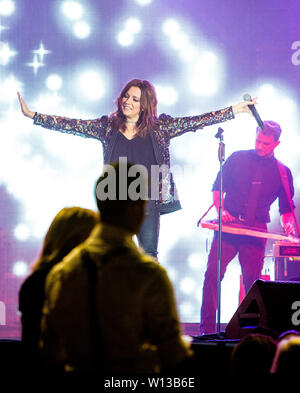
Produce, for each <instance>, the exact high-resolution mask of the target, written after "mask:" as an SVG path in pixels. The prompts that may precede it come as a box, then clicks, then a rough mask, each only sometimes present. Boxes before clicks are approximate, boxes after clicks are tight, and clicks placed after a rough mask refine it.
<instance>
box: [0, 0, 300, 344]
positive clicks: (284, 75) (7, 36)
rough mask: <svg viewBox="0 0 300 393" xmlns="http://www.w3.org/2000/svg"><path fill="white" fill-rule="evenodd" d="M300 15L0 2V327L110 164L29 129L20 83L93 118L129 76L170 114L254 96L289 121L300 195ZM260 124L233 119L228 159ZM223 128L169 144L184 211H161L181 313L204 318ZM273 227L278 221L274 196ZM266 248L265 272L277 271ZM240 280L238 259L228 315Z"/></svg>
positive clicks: (297, 6) (163, 250) (124, 3)
mask: <svg viewBox="0 0 300 393" xmlns="http://www.w3.org/2000/svg"><path fill="white" fill-rule="evenodd" d="M299 17H300V2H299V1H298V0H294V1H292V0H288V1H286V0H265V1H261V0H247V1H241V0H223V1H222V0H199V1H195V0H152V1H151V0H139V1H138V0H101V1H97V0H74V1H68V0H43V1H41V0H0V72H1V75H0V103H1V105H0V112H1V118H0V124H1V133H0V138H1V143H0V160H1V171H0V216H1V220H0V338H8V337H19V336H20V317H19V313H18V290H19V287H20V285H21V283H22V282H23V281H24V279H25V277H26V276H27V275H28V274H29V273H30V269H31V265H32V262H34V260H35V259H36V258H37V256H38V255H39V252H40V249H41V245H42V241H43V237H44V235H45V233H46V231H47V228H48V226H49V224H50V222H51V220H52V219H53V217H54V216H55V214H56V213H57V212H58V211H59V210H60V209H61V208H63V207H65V206H82V207H87V208H92V209H96V205H95V202H94V198H93V188H94V182H95V180H96V178H97V177H98V175H99V174H100V172H101V170H102V147H101V144H100V143H97V141H95V140H89V139H83V138H80V137H77V136H73V135H66V134H61V133H58V132H54V131H49V130H44V129H41V128H38V127H36V126H34V125H33V124H32V121H30V120H29V119H28V118H25V117H23V116H22V114H21V112H20V110H19V104H18V101H17V91H20V92H21V94H22V96H23V98H24V99H25V101H26V102H27V104H28V106H29V108H30V109H31V110H33V111H38V112H41V113H51V114H61V115H64V116H68V117H75V118H84V119H88V118H96V117H99V116H100V115H103V114H108V113H110V112H112V111H113V110H114V108H115V106H114V101H115V98H116V97H117V95H118V93H119V91H120V89H121V88H122V86H123V85H124V84H125V83H126V82H127V81H128V80H130V79H132V78H134V77H137V78H142V79H148V80H150V81H151V82H152V83H153V84H154V86H155V87H156V90H157V94H158V99H159V108H158V109H159V113H162V112H165V113H168V114H170V115H172V116H184V115H192V114H201V113H205V112H207V111H211V110H215V109H221V108H222V107H225V106H229V105H231V104H233V103H236V102H238V101H240V100H242V96H243V94H244V93H249V94H251V95H252V96H253V97H258V105H257V108H258V111H259V113H260V115H261V117H262V118H263V119H266V120H267V119H272V120H275V121H277V122H279V123H280V124H281V126H282V129H283V134H282V139H281V144H280V146H279V147H278V148H277V150H276V152H277V157H278V158H279V159H280V160H282V161H283V162H284V163H285V164H287V165H288V166H289V167H290V168H291V170H292V172H293V175H294V181H295V190H296V198H295V203H296V205H297V206H298V205H299V195H300V192H299V191H300V190H299V187H300V174H299V165H300V162H299V146H300V135H299V128H300V124H299V120H300V117H299V110H300V89H299V86H300V24H299ZM255 128H256V123H255V120H254V119H253V118H252V117H250V116H249V115H247V114H243V115H240V116H239V117H238V118H237V119H236V120H233V121H230V122H227V123H224V125H223V129H224V142H225V144H226V156H228V155H229V154H230V153H232V152H233V151H235V150H241V149H248V148H252V147H253V146H254V139H255ZM216 131H217V127H216V126H212V127H209V128H206V129H204V130H202V131H199V132H197V133H195V134H194V133H193V134H190V133H188V134H185V135H184V136H182V137H180V138H176V139H174V140H173V141H172V144H171V157H172V169H173V171H174V177H175V181H176V183H177V186H178V190H179V196H180V199H181V202H182V206H183V209H182V210H181V211H179V212H176V213H172V214H170V215H166V216H163V217H162V222H161V236H160V243H159V259H160V262H161V264H162V265H163V266H164V267H165V268H166V269H167V271H168V273H169V275H170V278H171V280H172V282H173V284H174V288H175V294H176V298H177V302H178V310H179V313H180V317H181V320H182V322H199V318H200V317H199V313H200V306H201V302H202V283H203V276H204V272H205V267H206V258H207V250H208V248H209V243H210V241H211V233H210V231H206V230H203V229H200V228H197V221H198V219H199V218H200V216H201V215H202V214H203V213H204V212H205V211H206V210H207V208H208V207H209V206H210V204H211V200H212V195H211V185H212V183H213V181H214V178H215V176H216V173H217V171H218V168H219V162H218V157H217V150H218V140H217V139H216V138H215V137H214V135H215V133H216ZM297 210H298V209H297ZM297 210H296V213H298V212H297ZM212 215H213V214H212ZM270 229H271V230H276V231H279V230H280V224H279V215H278V210H277V203H276V204H274V207H273V208H272V224H271V225H270ZM271 249H272V244H268V247H267V256H266V262H265V266H264V272H263V273H267V274H269V275H270V277H271V278H274V263H273V259H272V257H271V251H270V250H271ZM239 290H240V268H239V265H238V263H237V262H236V261H233V262H232V264H231V265H230V267H229V268H228V271H227V273H226V276H225V278H224V281H223V284H222V318H221V319H222V322H228V320H229V319H230V318H231V316H232V315H233V313H234V311H235V310H236V308H237V306H238V294H239Z"/></svg>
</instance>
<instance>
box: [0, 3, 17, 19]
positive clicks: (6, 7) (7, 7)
mask: <svg viewBox="0 0 300 393" xmlns="http://www.w3.org/2000/svg"><path fill="white" fill-rule="evenodd" d="M14 12H15V3H14V1H12V0H1V1H0V16H10V15H12V14H13V13H14Z"/></svg>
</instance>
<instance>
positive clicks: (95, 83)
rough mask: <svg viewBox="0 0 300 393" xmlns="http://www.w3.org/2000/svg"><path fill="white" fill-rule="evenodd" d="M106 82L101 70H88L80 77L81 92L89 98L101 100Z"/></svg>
mask: <svg viewBox="0 0 300 393" xmlns="http://www.w3.org/2000/svg"><path fill="white" fill-rule="evenodd" d="M104 86H105V83H104V80H103V78H102V76H101V75H100V73H99V72H96V71H86V72H83V73H82V74H81V76H80V78H79V87H80V91H81V93H82V94H83V95H84V96H85V97H86V98H87V99H89V100H99V99H100V98H102V97H103V95H104V93H105V87H104Z"/></svg>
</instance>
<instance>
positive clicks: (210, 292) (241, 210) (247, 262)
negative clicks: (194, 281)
mask: <svg viewBox="0 0 300 393" xmlns="http://www.w3.org/2000/svg"><path fill="white" fill-rule="evenodd" d="M280 134H281V128H280V126H279V124H277V123H275V122H274V121H264V128H263V129H261V128H260V127H257V129H256V141H255V149H254V150H243V151H237V152H234V153H233V154H232V155H231V156H230V157H229V158H228V159H227V160H226V162H225V163H224V165H223V170H222V173H223V195H222V222H223V223H226V224H229V223H230V222H233V221H234V222H236V223H240V224H242V225H244V226H247V227H251V228H253V229H254V228H255V229H258V230H262V231H266V230H267V223H268V222H270V214H269V211H270V207H271V204H272V203H273V202H274V201H275V200H276V199H277V198H278V201H279V213H280V215H281V224H282V226H283V229H284V231H285V232H286V233H287V234H295V228H294V219H293V214H292V210H293V208H294V203H293V201H292V199H291V198H292V197H293V195H294V187H293V178H292V174H291V171H290V170H289V168H287V167H286V166H284V165H283V164H281V163H279V162H278V161H277V160H276V158H275V157H274V149H275V148H276V147H277V146H278V145H279V143H280V142H279V137H280ZM279 165H281V168H283V170H284V172H285V175H284V176H283V177H285V178H286V179H287V183H288V187H285V186H284V184H283V182H282V177H281V175H280V170H279ZM288 188H289V191H288V192H286V191H287V190H286V189H288ZM219 190H220V172H219V173H218V175H217V178H216V180H215V182H214V184H213V188H212V191H213V201H214V205H215V207H216V209H217V212H219V197H220V191H219ZM289 193H290V196H288V195H287V194H289ZM224 195H225V196H224ZM265 245H266V239H264V238H258V237H250V236H244V235H233V234H230V233H224V232H222V248H221V269H220V277H221V280H222V279H223V277H224V274H225V271H226V267H227V265H228V264H229V262H230V261H231V260H232V259H233V258H234V257H235V256H236V255H237V254H238V258H239V262H240V265H241V270H242V275H243V282H244V287H245V291H246V293H247V292H248V290H249V289H250V287H251V285H252V284H253V282H254V281H255V280H256V279H258V278H259V277H260V274H261V270H262V267H263V263H264V254H265ZM217 275H218V233H217V232H216V231H215V233H214V238H213V241H212V245H211V250H210V253H209V257H208V262H207V268H206V273H205V279H204V284H203V298H202V308H201V323H200V332H201V333H202V334H208V333H214V332H215V331H216V309H217V306H218V305H217V293H218V283H217Z"/></svg>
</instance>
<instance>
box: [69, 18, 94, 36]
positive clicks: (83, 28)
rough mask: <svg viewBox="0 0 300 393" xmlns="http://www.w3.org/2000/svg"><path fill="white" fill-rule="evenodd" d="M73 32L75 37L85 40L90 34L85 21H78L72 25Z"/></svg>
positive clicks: (89, 28) (89, 27)
mask: <svg viewBox="0 0 300 393" xmlns="http://www.w3.org/2000/svg"><path fill="white" fill-rule="evenodd" d="M73 32H74V35H75V37H77V38H80V39H85V38H88V37H89V35H90V34H91V26H90V25H89V24H88V23H87V22H85V21H79V22H76V23H75V24H74V27H73Z"/></svg>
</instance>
